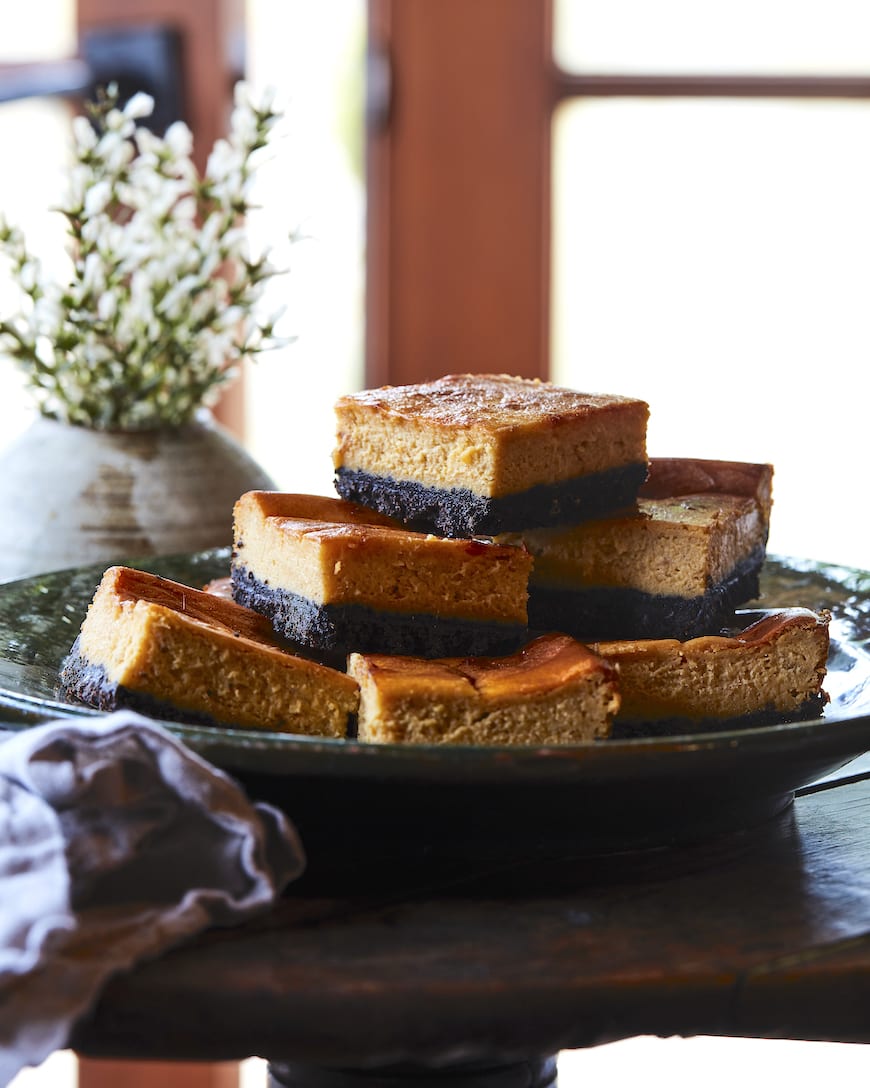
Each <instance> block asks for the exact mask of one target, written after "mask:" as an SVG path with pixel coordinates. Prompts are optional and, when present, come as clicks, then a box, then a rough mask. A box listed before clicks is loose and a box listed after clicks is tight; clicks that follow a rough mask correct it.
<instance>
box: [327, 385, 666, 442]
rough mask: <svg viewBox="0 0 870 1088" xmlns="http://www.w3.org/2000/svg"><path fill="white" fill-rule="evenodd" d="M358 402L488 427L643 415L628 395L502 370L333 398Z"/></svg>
mask: <svg viewBox="0 0 870 1088" xmlns="http://www.w3.org/2000/svg"><path fill="white" fill-rule="evenodd" d="M351 405H358V406H362V407H365V408H367V409H371V410H374V411H377V412H380V413H385V414H388V415H390V416H393V417H396V418H400V419H409V420H410V419H413V420H422V421H425V422H427V423H430V424H434V425H437V426H443V427H454V428H463V427H474V426H479V425H481V424H484V425H485V426H486V427H487V429H488V430H492V431H498V430H502V429H506V428H516V427H523V426H524V425H527V424H532V423H534V424H538V423H540V422H541V421H542V420H543V421H550V422H552V423H554V424H557V423H558V422H559V421H561V420H564V419H576V418H577V417H584V416H588V415H590V414H592V413H593V412H600V411H602V410H605V411H606V410H608V409H623V408H625V407H629V406H630V407H632V408H635V409H637V410H638V411H641V412H642V413H643V414H644V418H645V417H646V415H647V414H648V406H647V405H646V403H645V402H644V401H641V400H637V399H636V398H632V397H621V396H616V395H613V394H603V393H578V392H575V391H574V390H571V389H563V388H562V387H560V386H557V385H552V384H551V383H549V382H542V381H539V380H537V379H535V380H532V379H527V378H515V377H511V376H510V375H508V374H449V375H447V376H445V377H443V378H438V379H437V380H436V381H431V382H425V383H423V384H420V385H401V386H383V387H382V388H380V389H368V390H365V391H363V392H361V393H353V394H348V395H347V396H344V397H341V398H339V400H338V401H337V402H336V408H337V409H338V410H341V409H342V408H346V407H350V406H351Z"/></svg>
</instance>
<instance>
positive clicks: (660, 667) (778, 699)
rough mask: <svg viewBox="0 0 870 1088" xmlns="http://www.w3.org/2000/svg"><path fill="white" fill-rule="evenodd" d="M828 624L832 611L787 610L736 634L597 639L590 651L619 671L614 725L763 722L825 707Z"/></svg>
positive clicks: (796, 715)
mask: <svg viewBox="0 0 870 1088" xmlns="http://www.w3.org/2000/svg"><path fill="white" fill-rule="evenodd" d="M747 616H749V617H756V616H758V613H755V612H752V613H747ZM829 622H830V615H829V613H827V612H813V611H810V610H809V609H806V608H788V609H783V610H780V611H775V612H769V613H766V614H762V617H761V618H760V619H755V620H754V622H752V623H750V624H749V626H747V627H746V628H745V630H743V631H742V632H740V633H739V634H736V635H734V636H724V635H704V636H701V637H700V638H694V639H690V640H688V641H686V642H679V641H677V640H676V639H641V640H637V641H613V642H596V643H592V644H591V646H590V648H591V649H592V650H594V652H595V653H597V654H599V655H600V656H601V657H603V658H605V659H606V660H607V661H610V662H611V663H612V664H613V665H615V666H616V667H617V668H618V670H619V692H620V696H621V706H620V710H619V715H618V718H617V721H616V727H615V728H618V727H621V726H623V725H626V724H636V723H646V724H647V725H651V726H656V725H659V726H661V725H666V726H668V727H669V728H670V729H673V728H675V727H678V726H679V725H680V724H681V723H684V724H685V723H688V724H689V725H691V726H694V725H697V724H698V723H707V724H710V723H713V724H715V723H722V722H723V721H726V720H731V719H740V720H741V721H743V722H744V723H745V722H747V721H751V722H757V723H760V722H762V721H772V720H781V719H782V718H784V717H802V716H804V717H805V716H807V714H810V713H814V712H815V713H817V712H820V711H821V708H822V707H823V705H824V703H825V702H826V701H827V698H826V696H825V694H824V692H823V690H822V684H823V682H824V678H825V673H826V669H827V659H828V649H829V633H828V624H829Z"/></svg>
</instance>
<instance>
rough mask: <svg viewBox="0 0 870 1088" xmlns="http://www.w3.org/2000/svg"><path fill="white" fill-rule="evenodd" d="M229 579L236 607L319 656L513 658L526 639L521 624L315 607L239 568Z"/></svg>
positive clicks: (360, 607) (347, 607)
mask: <svg viewBox="0 0 870 1088" xmlns="http://www.w3.org/2000/svg"><path fill="white" fill-rule="evenodd" d="M232 577H233V596H234V598H235V599H236V601H238V603H239V604H243V605H245V606H246V607H247V608H253V609H254V610H255V611H256V612H260V613H262V614H263V615H264V616H268V617H269V619H270V620H271V621H272V626H273V627H274V628H275V630H276V631H277V632H278V634H280V635H283V636H284V637H285V638H289V639H291V640H292V641H293V642H297V643H301V644H302V645H303V646H308V647H311V648H312V649H315V650H318V651H319V652H321V653H344V654H347V653H350V652H351V651H354V650H355V651H358V652H359V653H383V654H411V655H414V656H417V657H471V656H484V657H490V656H494V655H498V654H507V653H513V652H514V651H515V650H518V649H519V648H520V647H521V646H523V645H525V643H526V642H527V641H528V639H529V631H528V628H527V627H525V626H523V625H521V624H508V623H478V622H477V621H475V620H466V619H455V618H452V617H443V616H433V615H430V614H424V613H419V612H417V613H402V612H378V611H376V610H375V609H372V608H368V607H366V606H364V605H329V604H327V605H319V604H316V603H315V602H314V601H311V600H309V599H308V598H307V597H302V596H299V595H298V594H296V593H289V592H287V591H286V590H284V589H275V588H273V587H272V586H268V585H264V584H263V583H262V582H261V581H259V580H258V579H257V578H255V577H254V575H252V574H251V572H250V571H248V570H246V569H245V568H244V567H233V571H232Z"/></svg>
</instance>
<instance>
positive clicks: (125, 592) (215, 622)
mask: <svg viewBox="0 0 870 1088" xmlns="http://www.w3.org/2000/svg"><path fill="white" fill-rule="evenodd" d="M99 591H100V592H101V593H103V594H105V593H113V594H114V595H115V596H116V597H117V598H118V600H119V601H121V602H124V601H131V602H132V601H145V602H146V603H148V604H156V605H159V606H160V607H162V608H168V609H171V610H172V611H173V612H178V613H180V614H181V615H183V616H186V617H188V618H189V619H191V620H195V621H196V622H197V623H202V624H206V625H207V626H209V627H218V628H221V629H222V630H224V631H229V632H230V633H231V634H233V635H235V636H237V637H239V638H247V639H251V640H252V641H254V642H262V643H264V644H266V645H268V646H272V647H275V648H280V647H279V644H278V642H277V640H276V638H275V635H274V632H273V631H272V625H271V624H270V623H269V621H268V620H267V619H266V618H265V617H264V616H261V615H259V613H257V612H253V611H252V610H251V609H249V608H245V607H244V606H243V605H240V604H236V602H235V601H232V600H228V599H227V598H226V597H224V596H220V595H217V594H214V593H206V592H204V591H203V590H199V589H192V588H191V587H190V586H185V585H182V584H181V583H180V582H173V581H171V580H170V579H168V578H161V577H159V576H158V575H156V574H149V573H148V572H146V571H141V570H134V569H133V568H132V567H121V566H117V567H109V569H108V570H107V571H106V572H105V574H104V575H103V580H102V582H101V583H100V590H99Z"/></svg>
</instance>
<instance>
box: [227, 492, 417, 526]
mask: <svg viewBox="0 0 870 1088" xmlns="http://www.w3.org/2000/svg"><path fill="white" fill-rule="evenodd" d="M237 506H240V507H241V508H248V509H250V510H252V511H256V512H257V513H258V514H259V516H260V517H262V518H304V519H306V520H308V521H321V522H338V523H342V524H348V525H385V526H389V525H393V526H397V527H398V526H399V524H400V523H399V522H397V521H394V520H393V519H392V518H388V517H387V516H386V515H385V514H379V513H378V512H377V511H376V510H370V509H369V507H367V506H363V505H362V504H361V503H357V502H347V501H346V500H345V499H338V498H333V497H331V496H329V495H303V494H296V493H294V492H290V491H247V492H245V494H244V495H242V496H241V497H240V498H239V500H238V503H237Z"/></svg>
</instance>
